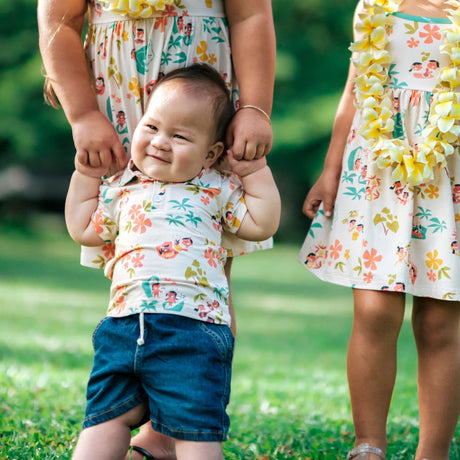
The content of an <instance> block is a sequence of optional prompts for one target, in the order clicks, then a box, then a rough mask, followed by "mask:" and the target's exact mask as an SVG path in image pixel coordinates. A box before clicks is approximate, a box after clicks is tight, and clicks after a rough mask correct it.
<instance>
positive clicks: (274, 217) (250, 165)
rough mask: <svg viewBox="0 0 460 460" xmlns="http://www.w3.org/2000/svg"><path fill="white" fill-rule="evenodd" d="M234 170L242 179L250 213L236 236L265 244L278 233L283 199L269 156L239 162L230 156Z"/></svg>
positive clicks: (248, 212)
mask: <svg viewBox="0 0 460 460" xmlns="http://www.w3.org/2000/svg"><path fill="white" fill-rule="evenodd" d="M228 157H229V162H230V166H231V168H232V171H233V172H234V173H235V174H237V175H238V176H239V177H240V180H241V183H242V185H243V189H244V200H245V202H246V207H247V212H246V214H245V216H244V218H243V219H242V221H241V225H240V228H239V229H238V232H237V233H236V234H237V235H238V237H240V238H242V239H244V240H248V241H263V240H266V239H267V238H270V237H271V236H273V235H274V234H275V232H276V230H278V226H279V222H280V214H281V199H280V195H279V192H278V188H277V187H276V184H275V181H274V179H273V175H272V173H271V171H270V168H269V167H268V165H267V160H266V159H265V157H263V158H260V159H258V160H252V161H245V160H239V161H238V160H235V158H234V157H233V154H232V153H231V152H229V153H228Z"/></svg>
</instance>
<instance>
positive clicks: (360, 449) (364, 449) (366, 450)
mask: <svg viewBox="0 0 460 460" xmlns="http://www.w3.org/2000/svg"><path fill="white" fill-rule="evenodd" d="M359 454H375V455H378V456H379V457H380V458H381V459H382V460H385V454H384V452H383V450H382V449H379V448H378V447H374V446H371V445H370V444H368V443H364V444H359V446H356V447H355V448H354V449H352V450H350V452H348V455H347V460H351V459H352V458H355V457H356V456H357V455H359Z"/></svg>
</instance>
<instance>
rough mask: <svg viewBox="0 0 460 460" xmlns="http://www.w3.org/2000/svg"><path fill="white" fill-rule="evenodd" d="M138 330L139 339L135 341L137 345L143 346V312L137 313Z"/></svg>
mask: <svg viewBox="0 0 460 460" xmlns="http://www.w3.org/2000/svg"><path fill="white" fill-rule="evenodd" d="M139 329H140V334H139V338H138V339H137V344H138V345H144V312H143V311H141V312H140V313H139Z"/></svg>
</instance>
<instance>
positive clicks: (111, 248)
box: [102, 242, 115, 260]
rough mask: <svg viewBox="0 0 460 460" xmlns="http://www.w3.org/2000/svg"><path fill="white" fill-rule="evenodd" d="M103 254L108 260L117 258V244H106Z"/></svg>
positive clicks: (103, 247)
mask: <svg viewBox="0 0 460 460" xmlns="http://www.w3.org/2000/svg"><path fill="white" fill-rule="evenodd" d="M102 252H103V253H104V257H105V258H106V259H107V260H110V259H113V258H114V257H115V244H114V243H112V242H110V243H106V244H104V246H102Z"/></svg>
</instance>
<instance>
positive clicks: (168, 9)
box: [162, 5, 177, 16]
mask: <svg viewBox="0 0 460 460" xmlns="http://www.w3.org/2000/svg"><path fill="white" fill-rule="evenodd" d="M162 14H163V16H177V12H176V10H175V7H174V5H166V6H165V9H164V10H163V13H162Z"/></svg>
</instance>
